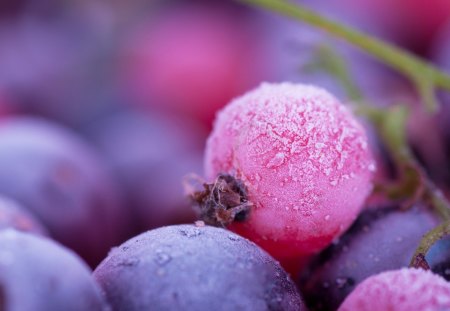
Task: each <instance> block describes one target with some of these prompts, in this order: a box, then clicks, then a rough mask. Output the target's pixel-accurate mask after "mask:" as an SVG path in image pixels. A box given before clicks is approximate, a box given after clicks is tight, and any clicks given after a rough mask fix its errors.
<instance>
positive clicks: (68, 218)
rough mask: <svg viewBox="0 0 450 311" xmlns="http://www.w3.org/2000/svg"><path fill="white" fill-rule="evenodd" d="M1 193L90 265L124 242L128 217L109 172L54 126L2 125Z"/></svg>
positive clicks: (21, 120)
mask: <svg viewBox="0 0 450 311" xmlns="http://www.w3.org/2000/svg"><path fill="white" fill-rule="evenodd" d="M0 193H2V194H4V195H5V196H7V197H9V198H11V199H13V200H15V201H17V202H18V203H19V204H21V205H22V206H23V207H24V208H26V209H27V210H29V211H30V212H31V213H33V214H34V215H35V216H36V217H37V218H38V219H39V220H40V221H41V222H42V223H43V225H44V226H45V227H46V228H47V229H48V231H49V233H50V235H51V236H52V237H53V238H54V239H56V240H57V241H58V242H60V243H62V244H63V245H65V246H67V247H69V248H71V249H73V250H74V251H76V252H77V253H78V254H80V256H82V257H83V259H85V260H87V261H88V262H89V263H90V264H91V265H97V264H98V262H100V260H101V259H102V258H104V256H105V255H106V253H107V252H108V250H109V248H110V247H111V246H112V245H115V244H116V243H118V242H119V240H120V239H121V238H122V232H123V230H124V226H125V225H126V224H125V223H124V222H125V220H124V219H125V216H124V215H123V212H122V209H121V206H120V205H119V204H118V201H119V200H118V199H117V191H116V189H115V186H114V185H113V183H112V181H111V180H110V176H109V175H108V174H107V172H106V168H104V167H103V165H102V163H101V161H100V159H99V158H97V155H96V154H95V153H94V152H93V151H92V150H91V149H90V146H88V145H87V144H85V142H83V141H82V140H80V139H79V138H78V137H77V136H76V135H74V134H72V133H71V132H70V131H68V130H66V129H64V128H62V127H59V126H58V125H56V124H53V123H51V122H49V121H45V120H43V119H38V118H27V117H17V118H9V119H5V120H4V121H2V122H1V123H0Z"/></svg>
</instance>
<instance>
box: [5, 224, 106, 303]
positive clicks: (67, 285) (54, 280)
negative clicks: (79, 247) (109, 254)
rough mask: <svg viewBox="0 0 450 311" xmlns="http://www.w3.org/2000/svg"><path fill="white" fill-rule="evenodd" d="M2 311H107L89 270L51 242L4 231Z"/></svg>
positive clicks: (11, 230)
mask: <svg viewBox="0 0 450 311" xmlns="http://www.w3.org/2000/svg"><path fill="white" fill-rule="evenodd" d="M0 245H1V247H0V310H2V311H22V310H24V311H26V310H33V311H58V310H67V311H72V310H73V311H79V310H89V311H99V310H107V306H106V302H105V300H104V298H103V296H102V295H101V291H100V289H99V288H98V285H97V284H96V283H95V281H94V280H93V279H92V276H91V274H90V270H89V268H88V266H87V265H86V264H85V263H84V262H82V261H81V259H80V258H79V257H78V256H76V255H75V253H73V252H72V251H70V250H68V249H66V248H64V247H62V246H60V245H58V244H57V243H56V242H53V241H52V240H49V239H47V238H41V237H37V236H35V235H31V234H28V233H23V232H19V231H16V230H13V229H8V230H3V231H0Z"/></svg>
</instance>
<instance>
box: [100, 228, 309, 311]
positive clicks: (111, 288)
mask: <svg viewBox="0 0 450 311" xmlns="http://www.w3.org/2000/svg"><path fill="white" fill-rule="evenodd" d="M94 277H95V279H96V280H97V281H98V282H99V284H100V285H101V287H102V288H103V291H104V292H105V294H106V297H107V299H108V300H109V302H110V304H111V306H112V308H113V310H129V311H133V310H150V309H151V310H305V307H304V305H303V302H302V299H301V297H300V295H299V293H298V292H297V290H296V287H295V285H294V284H293V282H292V281H291V280H290V279H289V277H288V275H287V274H286V272H285V271H284V270H282V268H281V267H280V265H279V264H278V263H277V262H276V261H275V260H274V259H273V258H271V257H270V256H269V255H268V254H267V253H266V252H264V251H263V250H261V249H260V248H259V247H257V246H256V245H255V244H253V243H252V242H250V241H248V240H246V239H244V238H242V237H240V236H238V235H236V234H234V233H231V232H229V231H226V230H224V229H220V228H215V227H209V226H200V227H197V226H194V225H177V226H169V227H162V228H159V229H155V230H152V231H148V232H145V233H143V234H141V235H139V236H137V237H134V238H132V239H130V240H129V241H127V242H126V243H124V244H122V245H121V246H119V247H117V248H115V249H113V250H112V251H111V253H110V254H109V255H108V257H107V258H106V259H105V260H104V261H103V262H102V263H101V264H100V265H99V266H98V267H97V269H96V270H95V271H94Z"/></svg>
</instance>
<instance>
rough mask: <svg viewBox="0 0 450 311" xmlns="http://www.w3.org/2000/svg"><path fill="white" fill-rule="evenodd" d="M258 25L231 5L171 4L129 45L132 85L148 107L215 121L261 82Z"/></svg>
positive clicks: (127, 72)
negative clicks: (222, 110) (235, 99)
mask: <svg viewBox="0 0 450 311" xmlns="http://www.w3.org/2000/svg"><path fill="white" fill-rule="evenodd" d="M252 27H253V25H252V22H251V19H247V18H242V16H240V14H239V12H238V11H234V10H233V8H230V7H228V6H226V5H223V6H221V5H217V4H216V5H214V4H213V5H204V4H203V5H201V6H200V5H195V4H188V5H180V6H178V7H170V10H168V11H162V12H160V14H159V15H158V16H157V17H156V18H155V19H153V20H151V21H150V23H149V24H144V25H142V27H141V28H140V29H137V30H136V31H135V34H134V35H133V36H131V38H130V42H127V43H126V44H125V46H126V48H124V51H123V55H122V56H123V57H122V59H123V65H124V71H123V72H122V74H123V76H122V78H124V79H125V81H124V82H125V84H126V88H127V90H128V91H129V92H130V94H132V95H133V96H134V97H135V98H136V99H137V100H139V101H141V102H142V104H144V106H152V107H157V108H160V109H165V110H169V111H172V112H176V113H182V114H184V115H189V116H191V117H194V118H196V119H199V120H202V121H205V122H206V123H207V124H208V125H210V124H211V121H212V120H213V118H214V114H215V112H216V111H217V109H219V108H221V107H223V106H224V105H225V104H226V103H227V102H228V101H229V100H230V99H232V98H233V97H234V96H236V95H238V94H240V93H241V92H243V91H245V90H247V89H248V88H250V87H254V86H255V85H257V83H258V82H259V81H261V75H262V74H263V70H264V69H262V68H264V65H263V64H264V63H263V60H262V54H263V51H262V49H261V48H259V45H260V44H261V43H260V42H259V41H260V40H259V39H258V37H259V35H258V33H259V32H254V31H253V29H252ZM251 51H258V53H253V52H251Z"/></svg>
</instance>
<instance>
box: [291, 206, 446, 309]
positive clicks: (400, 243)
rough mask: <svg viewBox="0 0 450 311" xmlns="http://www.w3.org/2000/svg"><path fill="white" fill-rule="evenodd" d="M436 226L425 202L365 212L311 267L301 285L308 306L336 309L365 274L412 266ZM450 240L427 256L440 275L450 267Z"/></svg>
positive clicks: (442, 243) (439, 243)
mask: <svg viewBox="0 0 450 311" xmlns="http://www.w3.org/2000/svg"><path fill="white" fill-rule="evenodd" d="M437 225H438V219H437V217H435V216H434V215H433V213H432V212H431V211H430V210H428V209H427V208H426V207H425V206H419V205H417V206H414V207H413V208H411V209H409V210H407V211H402V210H400V209H399V207H383V208H372V209H367V210H365V211H364V212H363V213H361V215H360V216H359V218H358V219H357V221H356V222H355V223H354V224H353V226H352V227H350V229H349V230H348V231H347V232H346V233H345V234H344V235H343V236H342V237H341V238H340V239H339V240H338V241H336V243H333V244H332V245H331V246H330V247H329V248H327V249H326V250H324V251H323V252H322V253H321V254H320V255H319V256H318V257H317V258H316V259H315V260H313V262H312V263H311V264H310V266H309V268H308V269H306V272H305V273H304V275H303V277H302V278H301V281H300V287H301V290H302V293H304V295H305V300H306V302H307V304H308V306H309V307H310V308H311V309H312V310H336V309H337V308H338V307H339V305H340V304H341V303H342V301H344V299H345V297H347V295H348V294H350V293H351V292H352V290H354V288H355V287H356V286H358V284H360V283H361V282H362V281H364V280H365V279H366V278H368V277H370V276H372V275H375V274H378V273H381V272H384V271H388V270H394V269H400V268H402V267H407V266H408V265H409V263H410V261H411V258H412V256H413V254H414V251H415V250H416V248H417V246H418V245H419V243H420V240H421V238H422V236H423V235H424V234H425V233H426V232H427V231H428V230H431V229H432V228H434V227H435V226H437ZM449 242H450V240H448V239H447V240H443V241H439V242H438V243H437V244H436V245H435V246H434V247H433V248H432V249H431V251H430V252H429V253H428V255H427V257H426V259H427V261H428V263H429V264H430V266H431V268H432V269H433V271H436V272H437V273H442V272H443V271H445V270H446V269H449V268H450V252H449V248H448V246H449ZM442 274H443V273H442ZM443 275H444V274H443Z"/></svg>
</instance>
